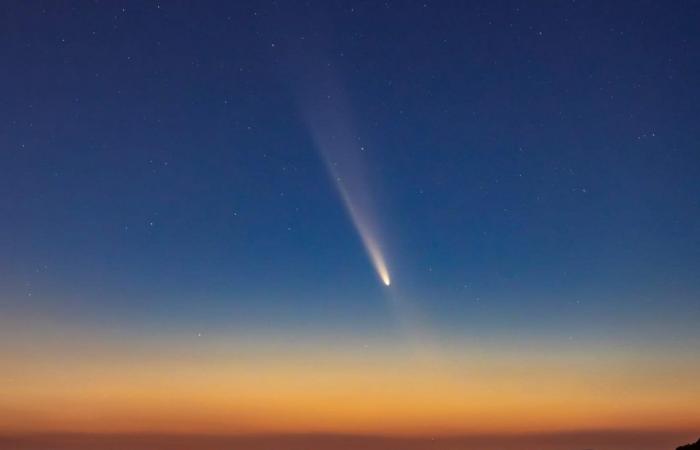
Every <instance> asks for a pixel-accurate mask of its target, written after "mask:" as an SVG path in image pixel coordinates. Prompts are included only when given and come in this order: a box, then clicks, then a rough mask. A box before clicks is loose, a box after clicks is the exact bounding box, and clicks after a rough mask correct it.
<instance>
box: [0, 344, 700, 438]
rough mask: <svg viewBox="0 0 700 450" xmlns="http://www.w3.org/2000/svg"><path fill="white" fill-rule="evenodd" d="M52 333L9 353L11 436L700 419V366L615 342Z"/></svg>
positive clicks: (394, 431) (492, 427) (0, 401)
mask: <svg viewBox="0 0 700 450" xmlns="http://www.w3.org/2000/svg"><path fill="white" fill-rule="evenodd" d="M35 336H36V334H35ZM37 339H39V338H37ZM42 339H46V341H42V340H40V339H39V340H36V341H34V342H32V343H31V345H30V346H29V347H28V348H29V350H27V348H24V349H19V350H18V351H17V352H14V353H13V352H8V351H5V352H4V354H3V355H2V356H3V362H4V370H3V372H2V374H1V375H0V384H2V386H3V388H2V390H1V391H0V430H3V431H12V432H18V431H19V432H35V431H44V432H45V431H73V432H75V431H78V432H101V433H102V432H106V433H116V432H168V433H172V432H176V433H214V434H220V433H226V434H230V433H234V434H236V433H349V434H377V433H378V434H391V435H426V434H438V435H457V434H470V433H471V434H474V433H478V434H483V433H532V432H543V431H547V432H557V431H566V430H576V429H601V428H606V429H609V428H615V429H643V428H653V429H688V428H693V427H699V426H700V410H699V409H698V407H697V402H696V399H697V398H700V387H699V386H698V383H697V380H696V378H695V376H694V375H695V374H697V373H698V369H700V367H697V365H693V364H694V363H690V362H687V360H686V361H683V360H680V359H679V360H669V365H668V367H663V366H660V365H656V366H651V365H649V364H648V360H646V359H637V358H633V357H629V356H625V355H623V354H620V353H616V352H612V351H606V350H604V349H602V350H601V349H598V350H596V351H595V352H596V353H595V354H596V356H595V357H591V356H585V355H582V354H580V353H578V354H576V353H568V354H567V353H566V352H562V351H560V350H555V349H549V351H548V352H545V351H542V352H539V351H538V352H521V351H514V350H513V349H508V348H503V347H498V346H496V347H493V346H490V347H488V348H476V347H474V346H466V345H465V346H463V347H457V348H452V349H451V350H450V351H449V352H447V353H446V354H447V356H448V357H449V358H448V361H449V362H447V361H440V360H432V361H426V360H422V359H419V358H418V357H416V356H415V355H413V354H411V352H410V351H406V350H405V349H400V348H397V347H395V346H394V344H390V343H384V344H381V345H378V346H377V347H376V348H375V347H369V348H364V347H361V348H358V345H357V342H352V341H349V342H346V343H341V342H331V343H329V344H328V346H327V347H319V346H318V345H314V344H312V343H310V342H307V343H303V342H302V343H298V345H291V344H285V343H280V342H272V343H267V344H265V343H261V342H259V340H257V341H256V343H255V345H251V346H245V345H242V344H240V343H239V342H241V339H240V337H238V336H228V335H219V336H212V337H208V338H205V339H194V338H193V339H189V340H187V339H181V338H175V337H168V339H167V342H168V343H169V344H170V348H167V349H166V346H165V345H164V342H157V341H156V340H144V341H142V342H139V341H138V340H136V339H130V338H125V339H124V340H123V341H118V340H113V339H103V340H100V339H95V338H93V339H91V340H90V339H87V338H86V337H85V336H77V335H76V336H71V337H68V338H64V341H63V342H55V341H53V342H52V341H51V339H50V338H49V337H48V336H45V337H44V338H42ZM59 341H60V340H59ZM58 350H60V351H58ZM591 351H592V350H590V349H589V350H587V352H589V353H590V352H591ZM59 355H60V356H59Z"/></svg>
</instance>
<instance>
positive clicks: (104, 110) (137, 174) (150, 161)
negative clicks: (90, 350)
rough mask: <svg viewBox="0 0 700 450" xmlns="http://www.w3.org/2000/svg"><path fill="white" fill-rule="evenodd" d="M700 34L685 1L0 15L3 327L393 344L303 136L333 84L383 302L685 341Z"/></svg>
mask: <svg viewBox="0 0 700 450" xmlns="http://www.w3.org/2000/svg"><path fill="white" fill-rule="evenodd" d="M698 23H700V6H699V5H698V4H697V3H693V2H682V1H679V2H670V3H669V2H648V1H633V2H624V1H620V2H588V1H575V2H563V1H562V2H538V3H533V2H490V1H485V2H461V1H456V2H447V1H446V2H435V1H426V2H422V1H419V2H337V1H331V2H328V1H318V2H243V1H241V2H190V3H184V2H165V1H164V2H162V3H158V2H153V1H148V2H142V1H135V2H71V3H69V2H33V1H17V2H4V3H3V4H2V5H0V30H1V31H0V55H1V56H2V69H0V105H1V107H0V249H1V254H2V259H1V260H0V289H1V291H0V296H1V297H0V299H1V302H2V303H0V307H2V309H3V310H4V311H6V312H13V314H14V313H17V311H21V312H20V314H24V313H29V312H31V313H32V314H38V315H43V316H48V317H52V316H57V317H59V316H61V317H63V316H68V317H71V318H73V319H74V320H79V321H87V322H90V321H102V322H104V321H110V320H113V319H114V320H122V319H124V320H126V319H129V320H132V319H134V318H138V320H144V321H146V322H149V321H150V322H153V323H159V324H164V326H165V325H167V324H171V325H172V324H174V323H177V324H181V323H184V324H192V322H196V325H192V326H197V327H200V328H201V327H203V326H204V327H206V326H207V325H211V326H217V324H219V323H220V322H235V323H240V324H247V325H250V324H254V325H260V326H263V325H264V326H272V327H277V326H284V325H285V324H289V323H296V324H301V325H302V326H305V327H306V326H309V327H314V326H316V327H331V328H332V327H333V326H335V325H338V324H344V326H347V327H349V328H351V329H357V330H363V329H372V328H377V329H381V328H382V327H384V326H387V323H390V322H391V318H390V313H389V312H388V311H387V307H386V306H385V302H384V301H383V300H382V299H383V297H384V296H385V293H384V292H383V289H382V287H381V286H380V285H379V283H378V281H377V278H376V276H375V274H374V273H373V269H372V267H371V265H370V264H369V262H368V260H367V257H366V256H365V253H364V250H363V248H362V243H361V242H360V240H359V238H358V236H357V233H356V231H355V229H354V228H353V225H352V223H351V221H350V220H349V217H348V214H347V212H346V211H345V209H344V207H343V204H342V202H341V201H340V198H339V196H338V193H337V192H336V190H335V188H334V186H333V183H332V181H331V179H330V178H329V176H328V174H327V172H326V168H325V167H324V164H323V161H322V158H321V157H320V155H319V151H318V149H317V148H315V145H314V142H313V140H312V139H311V137H310V135H309V130H308V128H307V126H306V124H305V122H304V119H303V117H302V116H303V112H302V111H301V109H302V108H301V107H300V104H301V103H303V98H302V99H300V96H301V97H303V96H304V95H305V94H304V90H303V89H301V88H300V83H299V78H304V79H306V80H307V82H308V80H317V79H323V78H324V77H326V76H328V74H329V73H333V74H334V75H333V76H334V77H336V78H337V79H335V80H334V82H335V83H337V84H338V85H339V86H342V89H343V90H344V93H345V95H346V96H347V98H348V99H349V106H350V108H349V111H348V113H349V115H350V116H351V117H348V120H352V121H353V123H354V126H355V128H356V130H357V133H358V138H361V140H362V142H363V143H365V146H366V150H367V152H366V156H367V161H368V163H369V165H368V167H369V172H368V178H369V179H370V181H371V190H372V192H373V193H374V199H375V202H376V204H377V205H378V208H377V210H378V213H379V214H378V217H377V222H378V223H379V224H380V225H381V228H382V230H381V236H382V239H383V241H384V242H383V246H384V248H385V249H386V252H387V260H388V262H389V266H390V269H391V272H392V276H393V278H394V279H395V288H396V289H397V290H398V291H399V292H401V295H403V296H405V297H406V298H410V299H411V301H413V302H415V303H416V304H417V305H419V308H420V309H421V310H423V311H425V313H426V314H427V316H428V317H430V320H431V321H432V322H433V323H435V324H438V326H442V327H444V328H445V330H453V331H456V332H460V330H462V331H463V330H465V329H469V330H474V329H479V328H481V327H483V328H484V329H490V330H508V329H512V328H513V327H515V328H516V329H520V330H521V331H523V332H524V333H532V334H538V333H541V332H542V330H546V329H550V330H553V332H554V333H555V334H557V335H559V334H560V335H561V336H570V335H571V334H572V333H573V334H576V331H573V332H572V329H574V330H579V332H578V333H579V334H586V335H589V336H594V335H596V334H597V333H600V332H601V330H603V331H605V330H608V331H609V330H619V329H623V330H628V331H630V332H632V333H637V334H640V335H642V334H645V333H649V332H654V331H655V330H656V331H658V332H659V333H660V334H666V335H669V334H673V333H675V332H679V333H682V334H685V333H687V334H690V335H692V336H694V337H695V338H698V335H697V331H694V329H696V328H697V326H696V325H697V319H698V314H699V310H698V296H699V295H700V283H698V277H697V273H698V269H699V268H700V200H699V199H700V149H699V147H698V145H699V143H700V127H698V124H699V123H700V89H698V86H697V83H698V80H700V58H698V55H699V54H700V32H699V31H698ZM115 318H116V319H115ZM338 326H339V325H338Z"/></svg>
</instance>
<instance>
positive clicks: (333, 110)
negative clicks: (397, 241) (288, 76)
mask: <svg viewBox="0 0 700 450" xmlns="http://www.w3.org/2000/svg"><path fill="white" fill-rule="evenodd" d="M336 81H337V77H334V76H329V77H326V78H325V79H322V80H316V81H315V82H313V83H307V84H306V86H307V89H305V93H304V95H303V102H302V103H303V116H304V118H305V121H306V125H307V127H308V129H309V131H310V135H311V137H312V138H313V141H314V143H315V146H316V147H317V148H318V151H319V153H320V155H321V156H322V159H323V161H324V163H325V165H326V168H327V169H328V173H329V175H330V177H331V178H332V180H333V181H334V183H335V186H336V188H337V191H338V193H339V194H340V197H341V199H342V201H343V204H344V206H345V208H346V210H347V212H348V215H349V216H350V219H351V221H352V224H353V225H354V227H355V229H356V230H357V234H358V235H359V237H360V240H361V241H362V245H363V246H364V249H365V252H366V253H367V256H368V258H369V260H370V263H371V264H372V267H373V268H374V270H375V272H376V273H377V276H378V277H379V279H380V280H381V282H382V284H384V286H387V287H388V286H391V276H390V275H389V269H388V266H387V262H386V258H385V257H384V252H383V250H382V247H381V245H380V244H379V242H380V240H379V226H378V225H377V214H376V206H375V201H376V197H377V192H378V190H377V189H373V184H374V183H373V182H374V181H375V180H374V179H373V177H371V176H369V173H368V172H369V169H370V166H369V165H368V164H367V161H366V156H367V155H366V146H365V144H364V141H363V140H362V139H361V138H360V137H359V135H360V134H359V133H358V132H357V131H356V127H355V126H354V124H353V120H352V118H353V115H352V114H351V113H350V112H349V111H350V108H349V107H348V104H347V103H348V102H347V101H346V99H345V95H344V92H345V91H344V89H343V88H342V87H340V86H339V83H337V82H336ZM309 86H311V87H309Z"/></svg>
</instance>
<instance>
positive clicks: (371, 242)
mask: <svg viewBox="0 0 700 450" xmlns="http://www.w3.org/2000/svg"><path fill="white" fill-rule="evenodd" d="M336 186H337V188H338V191H339V192H340V196H341V197H342V199H343V203H344V204H345V207H346V208H347V210H348V213H349V214H350V218H351V219H352V223H353V225H355V229H356V230H357V233H358V234H359V235H360V239H361V240H362V244H363V245H364V247H365V251H366V252H367V256H368V257H369V260H370V262H371V263H372V266H374V270H375V271H376V272H377V276H379V279H380V280H382V283H384V285H385V286H391V277H390V276H389V269H387V266H386V261H385V260H384V255H383V254H382V250H381V248H380V247H379V244H378V243H377V240H376V238H375V236H374V233H373V232H372V231H371V229H370V228H369V227H368V226H367V221H366V220H364V219H363V217H362V214H361V213H360V212H359V211H358V210H357V209H356V208H355V207H354V206H353V203H352V199H351V197H350V195H349V194H348V192H347V191H346V189H345V187H344V186H343V184H342V182H341V179H340V178H339V177H336Z"/></svg>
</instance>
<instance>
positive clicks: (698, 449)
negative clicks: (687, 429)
mask: <svg viewBox="0 0 700 450" xmlns="http://www.w3.org/2000/svg"><path fill="white" fill-rule="evenodd" d="M676 450H700V439H698V440H697V441H696V442H695V443H694V444H686V445H681V446H680V447H676Z"/></svg>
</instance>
